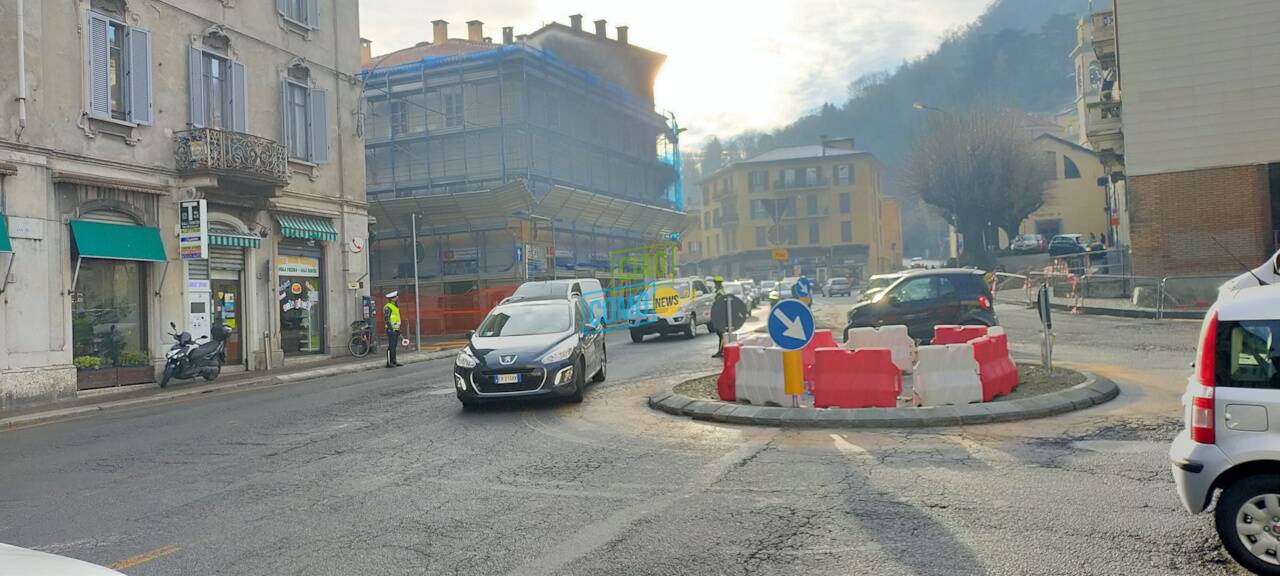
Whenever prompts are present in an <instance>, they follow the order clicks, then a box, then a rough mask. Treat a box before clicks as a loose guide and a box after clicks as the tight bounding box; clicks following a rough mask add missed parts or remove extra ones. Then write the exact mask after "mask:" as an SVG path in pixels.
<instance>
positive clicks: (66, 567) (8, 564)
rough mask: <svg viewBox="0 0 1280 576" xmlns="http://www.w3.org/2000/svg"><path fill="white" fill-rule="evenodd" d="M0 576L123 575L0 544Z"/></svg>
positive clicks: (84, 563)
mask: <svg viewBox="0 0 1280 576" xmlns="http://www.w3.org/2000/svg"><path fill="white" fill-rule="evenodd" d="M0 576H124V574H121V573H119V572H116V571H115V570H112V569H110V568H103V567H101V566H96V565H94V564H90V563H88V562H84V561H81V560H76V559H75V558H67V557H65V556H57V555H54V554H49V553H47V552H40V551H38V550H28V549H26V548H19V547H17V546H10V545H8V544H0Z"/></svg>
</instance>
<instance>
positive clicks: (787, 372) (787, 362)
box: [768, 300, 814, 406]
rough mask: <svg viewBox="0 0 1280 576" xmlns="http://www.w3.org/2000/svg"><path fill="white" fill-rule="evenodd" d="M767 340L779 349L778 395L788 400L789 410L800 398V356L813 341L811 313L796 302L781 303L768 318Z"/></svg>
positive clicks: (802, 384)
mask: <svg viewBox="0 0 1280 576" xmlns="http://www.w3.org/2000/svg"><path fill="white" fill-rule="evenodd" d="M768 327H769V337H770V338H772V339H773V343H774V344H775V345H777V346H778V347H779V348H782V349H783V353H782V391H783V393H785V394H787V395H789V396H791V404H792V405H793V406H799V405H800V395H801V394H804V354H803V353H802V352H801V350H802V349H804V347H805V346H808V345H809V342H810V341H811V340H813V329H814V322H813V312H812V311H811V310H809V307H808V306H805V305H804V303H803V302H801V301H799V300H783V301H782V302H779V303H778V305H777V306H775V307H774V309H773V310H772V311H771V312H770V314H769V323H768Z"/></svg>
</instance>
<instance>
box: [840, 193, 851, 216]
mask: <svg viewBox="0 0 1280 576" xmlns="http://www.w3.org/2000/svg"><path fill="white" fill-rule="evenodd" d="M840 213H841V214H848V213H849V193H848V192H841V193H840Z"/></svg>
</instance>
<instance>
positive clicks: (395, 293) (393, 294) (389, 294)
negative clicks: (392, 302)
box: [387, 290, 400, 298]
mask: <svg viewBox="0 0 1280 576" xmlns="http://www.w3.org/2000/svg"><path fill="white" fill-rule="evenodd" d="M399 295H400V291H399V290H392V291H390V292H387V298H395V297H396V296H399Z"/></svg>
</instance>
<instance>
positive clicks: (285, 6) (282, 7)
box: [276, 0, 289, 16]
mask: <svg viewBox="0 0 1280 576" xmlns="http://www.w3.org/2000/svg"><path fill="white" fill-rule="evenodd" d="M276 12H279V13H280V15H281V16H288V15H289V0H276Z"/></svg>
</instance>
